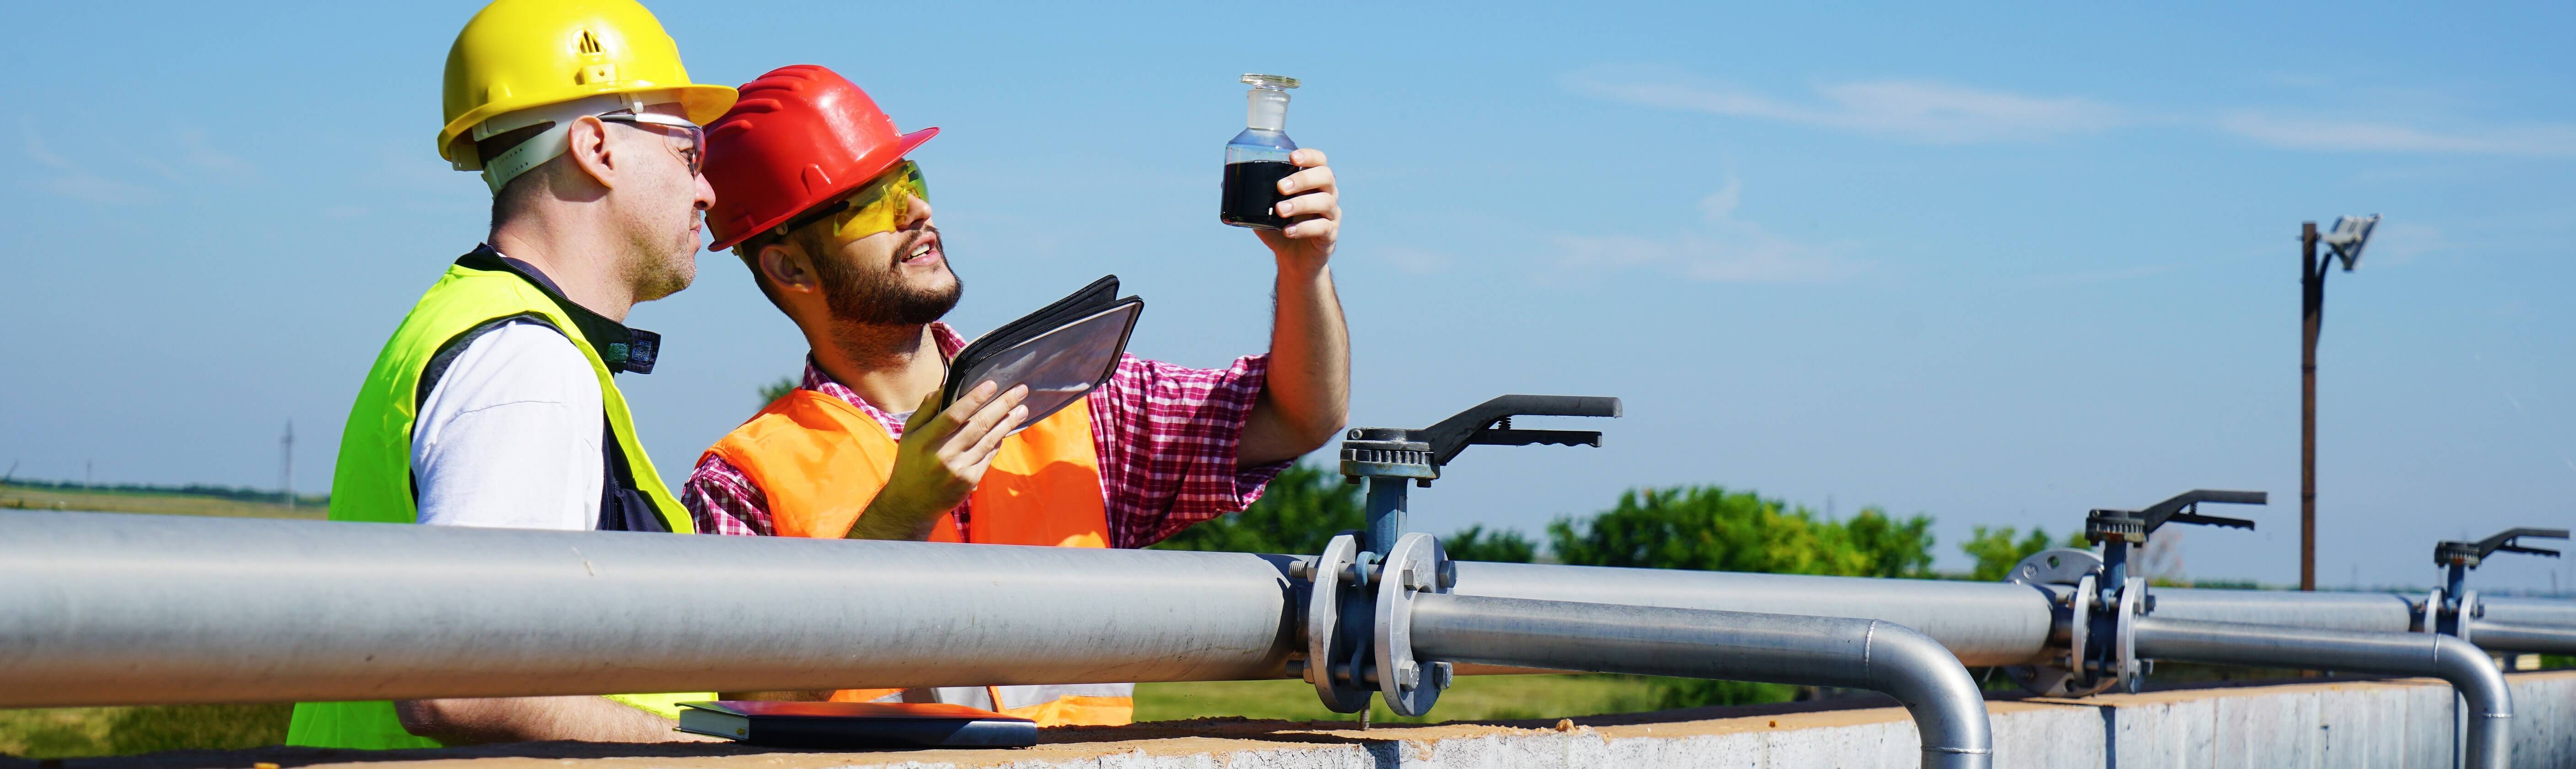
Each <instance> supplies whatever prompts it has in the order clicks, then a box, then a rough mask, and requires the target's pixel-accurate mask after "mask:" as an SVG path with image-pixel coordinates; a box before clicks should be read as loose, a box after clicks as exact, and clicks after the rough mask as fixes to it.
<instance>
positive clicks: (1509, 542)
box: [1153, 462, 1538, 563]
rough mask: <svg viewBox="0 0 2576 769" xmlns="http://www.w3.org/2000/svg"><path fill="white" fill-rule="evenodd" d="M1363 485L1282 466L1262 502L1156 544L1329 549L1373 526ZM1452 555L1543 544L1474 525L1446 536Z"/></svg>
mask: <svg viewBox="0 0 2576 769" xmlns="http://www.w3.org/2000/svg"><path fill="white" fill-rule="evenodd" d="M1360 488H1361V487H1360V486H1357V485H1354V484H1350V483H1344V482H1343V481H1342V476H1341V474H1339V473H1335V472H1333V471H1331V470H1330V469H1327V468H1323V467H1316V466H1313V465H1309V464H1306V463H1303V462H1300V463H1298V464H1295V465H1292V466H1290V467H1289V468H1288V469H1286V470H1281V471H1279V477H1277V478H1274V479H1272V480H1271V481H1270V487H1269V489H1268V490H1266V491H1263V492H1262V494H1261V501H1258V502H1254V503H1252V506H1251V507H1248V508H1244V509H1243V510H1241V511H1238V512H1233V513H1227V514H1225V515H1222V516H1218V517H1217V518H1216V519H1214V520H1210V521H1207V522H1204V523H1201V524H1198V525H1196V526H1192V527H1189V528H1187V529H1182V530H1181V531H1180V533H1178V534H1174V535H1172V537H1171V538H1170V539H1166V540H1163V541H1161V542H1158V543H1155V544H1154V545H1153V546H1154V547H1155V548H1158V549H1163V550H1222V551H1227V552H1235V553H1289V554H1295V555H1312V554H1315V553H1321V552H1324V543H1325V542H1328V541H1331V540H1332V538H1333V535H1335V534H1339V533H1342V532H1344V531H1350V530H1353V529H1358V528H1360V527H1363V526H1366V525H1368V506H1367V504H1366V503H1364V502H1363V501H1362V500H1361V499H1360ZM1440 544H1441V545H1442V546H1443V547H1446V548H1448V550H1449V557H1451V558H1457V559H1460V560H1468V561H1510V562H1516V563H1528V562H1531V561H1534V560H1537V559H1538V544H1537V543H1536V542H1532V541H1530V538H1529V537H1528V536H1526V535H1523V534H1521V533H1520V532H1518V531H1513V530H1510V529H1486V528H1485V527H1483V526H1469V527H1467V528H1466V529H1463V530H1460V531H1459V532H1458V533H1456V534H1452V535H1450V536H1447V537H1442V538H1441V539H1440Z"/></svg>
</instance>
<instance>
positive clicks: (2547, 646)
mask: <svg viewBox="0 0 2576 769" xmlns="http://www.w3.org/2000/svg"><path fill="white" fill-rule="evenodd" d="M2469 643H2473V644H2477V645H2478V648H2480V649H2486V650H2488V651H2497V652H2536V653H2540V654H2576V628H2563V627H2542V626H2539V625H2515V624H2511V623H2505V622H2488V621H2486V620H2482V619H2473V620H2469Z"/></svg>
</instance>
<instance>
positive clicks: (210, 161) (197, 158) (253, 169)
mask: <svg viewBox="0 0 2576 769" xmlns="http://www.w3.org/2000/svg"><path fill="white" fill-rule="evenodd" d="M179 148H180V149H181V150H182V151H183V152H184V154H182V155H181V157H180V159H181V160H182V161H183V162H186V163H187V164H188V165H189V166H191V167H194V168H196V169H197V170H200V171H204V172H207V173H211V174H214V175H217V176H223V177H230V178H235V179H250V178H257V177H258V176H259V168H258V167H257V166H253V165H251V163H250V161H248V160H243V159H241V158H239V157H235V156H233V155H230V154H227V153H225V152H224V151H222V150H218V149H215V146H214V145H213V144H212V143H209V142H207V141H206V132H204V131H198V130H188V131H181V132H179Z"/></svg>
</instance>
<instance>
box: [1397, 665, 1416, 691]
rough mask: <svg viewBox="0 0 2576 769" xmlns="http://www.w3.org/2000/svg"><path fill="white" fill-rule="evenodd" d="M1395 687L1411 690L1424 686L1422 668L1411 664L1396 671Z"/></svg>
mask: <svg viewBox="0 0 2576 769" xmlns="http://www.w3.org/2000/svg"><path fill="white" fill-rule="evenodd" d="M1395 685H1396V686H1399V687H1403V688H1406V689H1411V688H1413V687H1416V686H1421V685H1422V666H1421V665H1416V664H1413V663H1410V662H1407V663H1404V666H1403V667H1399V668H1396V669H1395Z"/></svg>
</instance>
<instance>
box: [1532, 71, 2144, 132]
mask: <svg viewBox="0 0 2576 769" xmlns="http://www.w3.org/2000/svg"><path fill="white" fill-rule="evenodd" d="M1561 82H1562V83H1563V85H1565V86H1566V87H1567V88H1570V89H1572V90H1574V91H1576V92H1579V93H1584V94H1588V95H1592V96H1596V97H1600V98H1605V99H1611V100H1614V101H1623V102H1628V103H1631V104H1638V105H1643V106H1648V107H1659V108H1663V109H1674V110H1684V111H1690V112H1705V113H1708V114H1712V115H1720V116H1726V117H1750V118H1759V119H1764V120H1776V121H1781V122H1786V123H1796V124H1800V125H1812V126H1818V127H1823V128H1831V129H1836V130H1842V131H1850V132H1853V133H1863V134H1873V135H1879V136H1889V137H1893V138H1897V139H1903V140H1907V141H1915V142H1923V143H1929V144H1969V143H1982V142H2003V141H2031V140H2040V139H2048V138H2051V137H2055V136H2059V135H2064V134H2072V133H2090V132H2094V131H2100V130H2103V129H2107V128H2111V127H2113V126H2117V125H2120V124H2121V123H2123V122H2126V118H2125V116H2124V115H2123V114H2122V112H2121V110H2120V109H2119V108H2118V107H2115V106H2112V105H2110V104H2105V103H2102V102H2098V101H2094V100H2091V99H2085V98H2080V97H2043V96H2028V95H2023V94H2017V93H2010V92H2005V91H1990V90H1985V89H1979V88H1970V87H1967V86H1961V85H1953V84H1948V83H1941V82H1936V81H1930V80H1902V79H1895V80H1865V81H1853V82H1844V83H1830V84H1825V85H1821V86H1817V87H1816V89H1815V97H1816V98H1810V99H1802V100H1791V99H1781V98H1776V97H1773V96H1770V95H1767V94H1762V93H1757V92H1754V91H1752V90H1749V89H1745V88H1741V87H1736V86H1732V85H1726V84H1720V83H1713V82H1706V81H1702V80H1699V79H1697V78H1693V77H1690V76H1688V75H1685V74H1682V73H1679V72H1675V71H1671V70H1664V69H1638V68H1619V67H1601V68H1593V69H1587V70H1583V71H1579V72H1576V73H1573V74H1570V75H1567V76H1566V77H1564V78H1563V79H1562V80H1561Z"/></svg>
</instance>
